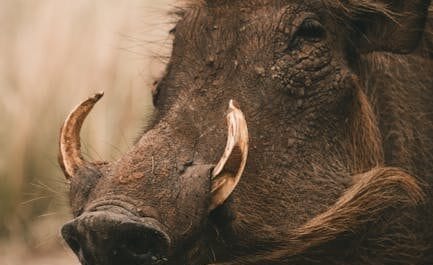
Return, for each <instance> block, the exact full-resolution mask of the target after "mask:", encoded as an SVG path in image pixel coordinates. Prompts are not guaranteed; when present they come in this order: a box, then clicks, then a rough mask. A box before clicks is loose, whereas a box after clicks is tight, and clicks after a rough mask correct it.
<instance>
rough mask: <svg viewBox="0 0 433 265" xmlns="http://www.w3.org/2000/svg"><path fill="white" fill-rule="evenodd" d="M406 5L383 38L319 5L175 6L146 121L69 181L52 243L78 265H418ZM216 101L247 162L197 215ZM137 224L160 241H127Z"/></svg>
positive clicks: (421, 61)
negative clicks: (134, 138)
mask: <svg viewBox="0 0 433 265" xmlns="http://www.w3.org/2000/svg"><path fill="white" fill-rule="evenodd" d="M366 2H369V1H366ZM371 2H373V1H371ZM383 2H387V1H375V3H383ZM394 2H396V1H394ZM414 2H418V1H414ZM419 2H420V3H419V6H416V8H412V7H411V8H412V9H410V10H409V11H410V12H412V13H411V14H413V17H415V18H414V19H413V20H411V19H403V18H401V17H399V18H398V19H400V20H398V21H397V22H399V23H400V24H401V25H402V26H401V27H397V28H395V23H393V22H391V21H390V20H389V19H386V18H384V17H383V16H382V15H379V11H377V14H376V13H374V12H372V11H368V12H367V11H365V10H361V9H359V10H356V11H355V10H354V8H355V6H356V4H352V5H351V4H347V3H345V2H344V4H342V3H340V4H338V3H337V1H331V0H329V1H264V0H260V1H259V0H256V1H239V0H238V1H222V0H219V1H218V0H215V1H207V2H206V3H198V1H197V3H190V4H188V5H187V6H186V7H185V8H182V9H181V10H180V12H179V13H180V14H179V16H180V19H179V22H178V23H177V25H176V27H175V30H174V33H173V34H174V35H175V41H174V46H173V53H172V57H171V60H170V62H169V64H168V66H167V70H166V73H165V75H164V76H163V77H162V79H161V81H160V82H159V84H158V86H157V87H156V90H155V91H156V93H155V98H154V102H155V105H156V114H155V119H154V122H153V124H152V125H151V126H150V128H149V129H148V130H147V131H146V132H145V133H144V134H143V136H142V137H141V139H139V141H138V142H137V143H136V144H135V146H134V147H133V149H132V150H130V151H129V152H128V153H126V154H125V155H124V156H122V157H121V158H120V159H119V160H118V161H115V162H110V163H89V164H86V165H85V166H84V167H83V168H80V170H78V172H77V174H76V175H74V176H71V192H70V200H71V206H72V210H73V213H74V217H75V218H76V219H75V220H73V221H72V222H71V223H70V225H69V226H66V227H65V228H64V229H63V235H64V236H65V237H66V239H67V241H68V243H69V244H70V245H71V247H72V249H73V250H74V251H75V252H76V253H77V255H78V257H79V258H80V260H81V262H82V264H88V265H114V264H118V265H120V264H126V265H129V264H208V263H224V262H227V264H353V265H354V264H431V263H429V262H431V260H432V259H433V255H432V253H433V235H432V232H431V231H430V230H431V226H432V225H433V222H432V220H433V217H432V214H433V213H432V212H433V211H431V210H428V209H429V207H431V199H432V197H431V193H430V186H431V185H432V184H433V163H432V162H431V161H432V157H433V140H432V138H433V123H432V122H433V105H432V104H431V102H433V85H432V84H433V82H432V81H433V64H432V60H431V54H432V53H431V51H428V50H427V48H428V46H429V45H431V43H432V42H431V39H430V40H429V39H428V38H429V37H430V35H428V34H425V35H422V34H423V29H424V22H425V21H424V19H425V14H426V12H427V11H426V10H427V6H428V5H429V1H424V2H423V1H419ZM421 2H423V3H421ZM396 5H397V4H396ZM409 5H410V4H409ZM414 5H415V4H414ZM343 6H344V8H346V9H344V8H343ZM350 8H353V10H352V9H350ZM398 8H399V7H396V10H397V11H401V10H399V9H398ZM405 11H407V10H405ZM372 21H374V23H372ZM390 25H391V26H390ZM413 28H419V29H420V31H419V32H418V31H415V30H412V29H413ZM408 29H411V30H408ZM427 29H428V27H427ZM389 32H391V33H392V34H391V33H389ZM430 38H431V37H430ZM367 39H368V40H369V41H367ZM403 53H405V54H406V53H410V54H409V55H402V54H403ZM230 99H235V100H236V101H238V103H239V105H240V108H241V109H242V111H243V112H244V114H245V117H246V120H247V123H248V128H249V134H250V139H249V140H250V149H249V157H248V162H247V165H246V169H245V172H244V174H243V176H242V179H241V181H240V182H239V184H238V185H237V186H236V188H235V189H234V191H233V193H232V194H231V196H230V197H229V198H227V200H226V201H225V202H224V204H223V205H221V206H220V207H218V208H216V209H209V204H210V200H211V199H212V196H213V194H212V193H211V192H210V187H211V185H212V183H211V182H212V180H211V178H210V175H211V173H210V172H211V170H212V168H213V166H214V165H215V163H216V162H217V161H218V159H219V158H220V156H221V154H222V153H223V150H224V145H225V142H226V134H225V132H226V130H225V125H224V113H225V110H226V108H227V102H228V101H229V100H230ZM391 167H392V168H391ZM146 218H148V219H146ZM113 220H114V221H113ZM125 220H127V221H125ZM154 220H156V221H157V222H156V223H155V224H154ZM122 223H127V224H130V225H129V226H122V225H119V224H122ZM113 224H115V225H113ZM142 224H144V226H146V227H147V228H146V229H148V228H149V227H153V228H155V230H157V231H159V232H158V233H155V235H154V236H153V237H152V236H147V235H146V236H140V235H139V233H134V231H136V230H137V229H139V228H137V227H142ZM125 227H126V228H125ZM131 231H132V232H131ZM137 234H138V236H137ZM167 238H169V239H167ZM164 240H168V241H169V243H167V244H168V245H166V244H165V243H159V242H164ZM148 249H151V251H150V252H152V255H153V254H155V255H154V257H152V258H153V259H152V258H148V259H147V258H137V256H138V255H142V254H143V255H148V254H149V253H150V252H149V251H148ZM149 255H150V254H149Z"/></svg>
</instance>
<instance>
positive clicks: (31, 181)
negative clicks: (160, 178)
mask: <svg viewBox="0 0 433 265" xmlns="http://www.w3.org/2000/svg"><path fill="white" fill-rule="evenodd" d="M171 8H173V0H158V1H154V0H127V1H120V0H116V1H115V0H92V1H89V0H74V1H70V0H38V1H30V0H0V32H1V34H0V264H2V265H15V264H20V265H26V264H30V263H31V264H32V265H38V264H41V265H42V264H44V265H50V264H62V265H68V264H78V262H77V261H76V259H75V257H74V256H73V254H72V253H71V252H70V251H69V250H68V249H67V247H66V246H65V244H64V243H63V241H62V239H61V238H60V235H59V230H60V228H61V226H62V224H63V223H64V222H65V221H66V220H68V219H70V218H71V215H70V212H69V208H68V201H67V199H66V197H67V185H66V182H65V180H64V177H63V174H62V172H61V171H60V169H59V167H58V165H57V139H58V132H59V129H60V126H61V124H62V122H63V120H64V119H65V117H66V116H67V114H68V112H69V111H70V110H72V108H73V107H74V106H75V105H76V104H78V103H79V102H80V101H82V100H83V99H86V98H87V97H88V96H90V95H92V94H93V93H95V92H97V91H100V90H103V91H105V97H104V98H103V100H102V101H101V102H100V103H98V104H97V105H96V107H95V109H94V111H93V112H92V113H91V115H90V117H89V118H88V120H87V121H86V123H85V125H84V128H83V131H82V134H81V135H82V142H83V151H84V153H85V155H86V156H87V157H89V158H91V159H97V160H102V159H104V160H112V159H116V158H117V157H119V156H120V154H121V153H123V152H125V151H126V150H128V148H130V147H131V145H132V143H133V141H134V139H136V138H137V136H138V135H139V133H140V128H141V127H143V126H144V125H145V123H146V117H149V116H150V115H151V113H152V110H153V106H152V102H151V96H150V89H151V87H152V83H153V81H154V80H155V79H156V78H158V77H159V76H160V75H161V74H162V72H163V69H164V64H165V63H166V60H167V57H168V55H169V54H170V48H171V40H170V37H169V35H168V31H169V30H170V28H171V27H172V26H173V25H174V24H173V23H174V21H172V18H171V17H170V16H168V12H169V11H170V9H171Z"/></svg>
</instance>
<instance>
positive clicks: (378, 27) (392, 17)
mask: <svg viewBox="0 0 433 265" xmlns="http://www.w3.org/2000/svg"><path fill="white" fill-rule="evenodd" d="M430 2H431V0H410V1H409V0H364V1H359V0H349V1H347V4H344V5H346V7H345V9H346V12H349V13H350V16H351V17H352V21H353V26H354V29H355V30H354V32H355V33H354V38H352V42H353V43H355V46H356V48H357V49H358V50H359V51H360V52H371V51H387V52H395V53H409V52H411V51H413V50H414V49H415V48H416V47H417V46H418V44H419V42H420V40H421V37H422V35H423V32H424V27H425V24H426V19H427V14H428V8H429V5H430Z"/></svg>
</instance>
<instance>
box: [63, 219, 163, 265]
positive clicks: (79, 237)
mask: <svg viewBox="0 0 433 265" xmlns="http://www.w3.org/2000/svg"><path fill="white" fill-rule="evenodd" d="M61 233H62V236H63V238H64V239H65V241H66V242H67V243H68V245H69V247H70V248H71V249H72V250H73V251H74V252H75V254H76V255H77V256H78V258H79V260H80V262H81V263H82V264H83V265H115V264H125V265H145V264H149V265H153V264H164V263H166V261H167V258H166V257H167V256H168V250H169V247H170V237H169V236H168V235H167V234H166V233H165V232H164V231H163V229H162V226H161V224H159V222H158V221H157V220H155V219H152V218H142V219H139V220H133V219H132V218H130V217H128V216H126V215H123V214H119V213H113V212H109V211H100V212H92V213H85V214H83V215H82V216H80V217H78V218H77V219H75V220H73V221H71V222H69V223H67V224H65V225H64V226H63V228H62V230H61Z"/></svg>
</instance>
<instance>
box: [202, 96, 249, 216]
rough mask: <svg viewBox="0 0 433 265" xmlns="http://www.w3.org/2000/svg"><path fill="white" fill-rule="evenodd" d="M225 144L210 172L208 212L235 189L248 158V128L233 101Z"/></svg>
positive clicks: (228, 116) (231, 102)
mask: <svg viewBox="0 0 433 265" xmlns="http://www.w3.org/2000/svg"><path fill="white" fill-rule="evenodd" d="M227 126H228V133H227V144H226V147H225V150H224V154H223V156H222V157H221V159H220V161H219V162H218V164H217V165H216V166H215V168H214V169H213V171H212V188H211V192H212V199H211V204H210V207H209V210H210V211H212V210H213V209H215V208H216V207H218V206H220V205H221V204H223V203H224V202H225V201H226V200H227V198H228V197H229V196H230V195H231V193H232V192H233V190H234V189H235V188H236V186H237V184H238V183H239V180H240V179H241V176H242V173H243V172H244V169H245V165H246V163H247V156H248V128H247V122H246V120H245V116H244V114H243V113H242V111H241V110H240V109H239V106H238V105H237V103H236V102H235V101H234V100H230V103H229V110H228V114H227Z"/></svg>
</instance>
